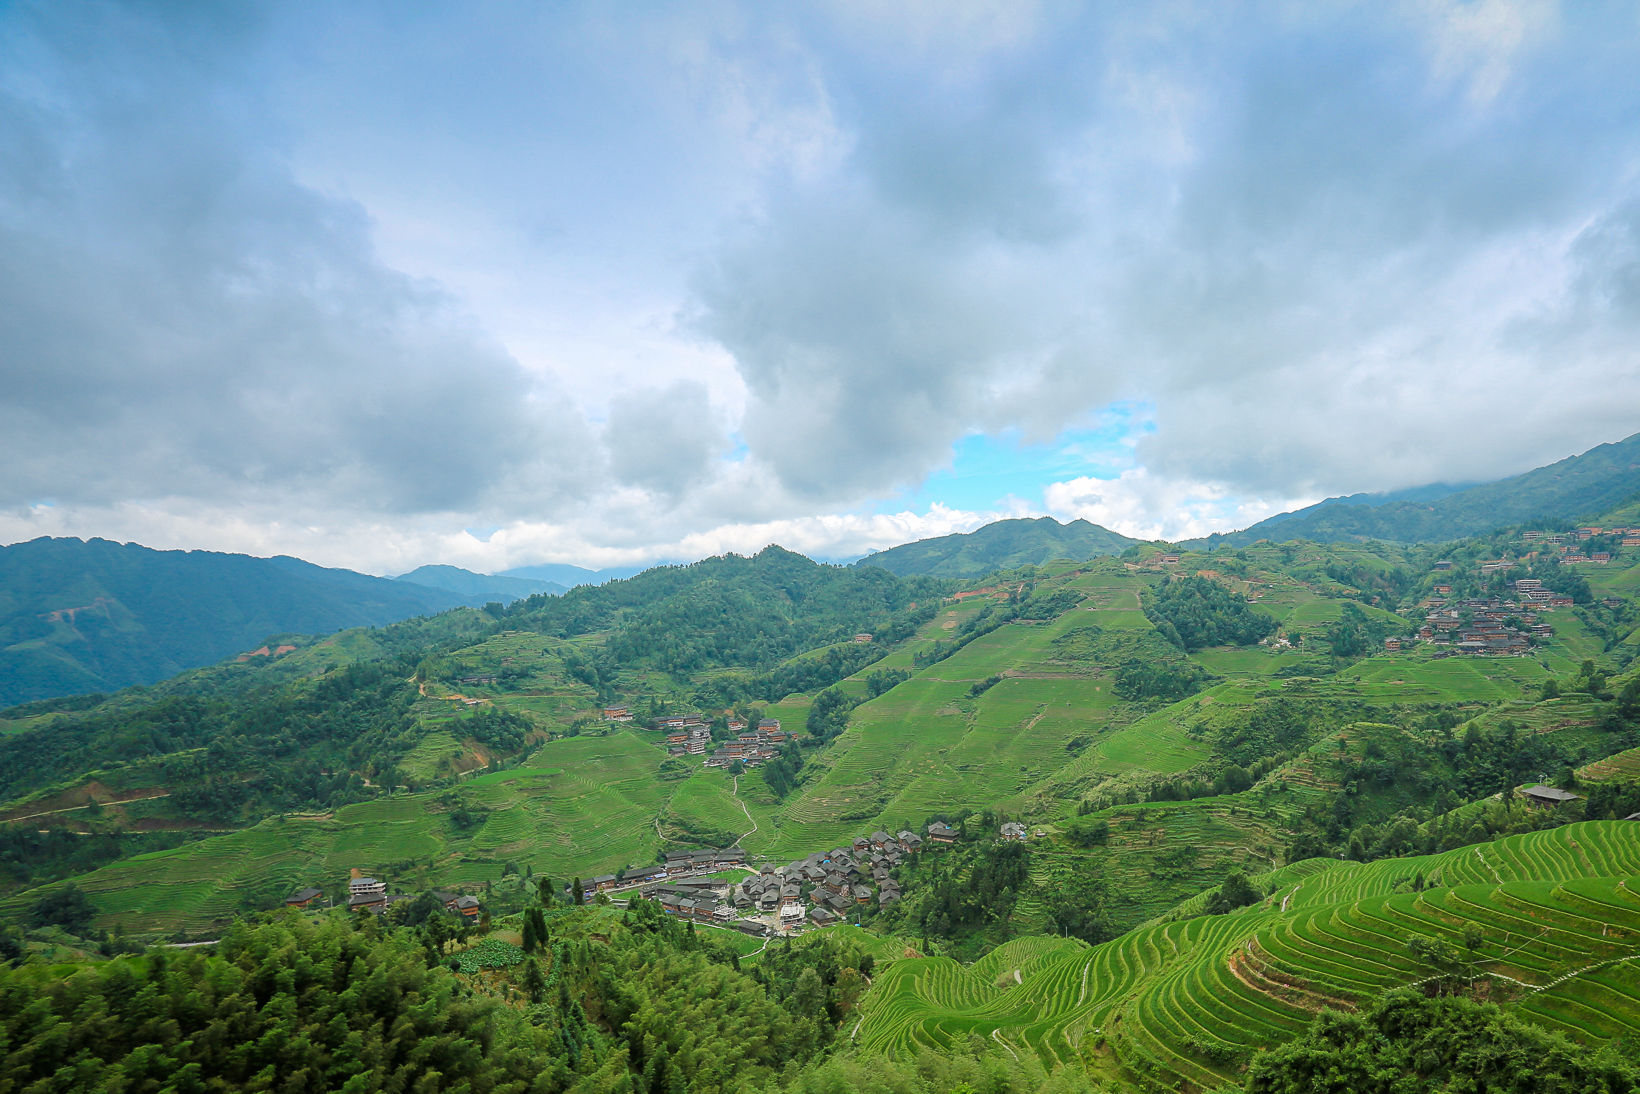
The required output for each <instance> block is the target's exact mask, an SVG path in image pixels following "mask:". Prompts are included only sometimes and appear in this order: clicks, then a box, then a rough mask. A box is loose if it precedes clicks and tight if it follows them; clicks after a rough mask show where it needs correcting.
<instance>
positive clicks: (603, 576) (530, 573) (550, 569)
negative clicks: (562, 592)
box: [496, 562, 667, 589]
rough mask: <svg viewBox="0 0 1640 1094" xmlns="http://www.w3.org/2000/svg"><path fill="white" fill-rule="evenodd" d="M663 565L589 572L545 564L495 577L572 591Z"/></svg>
mask: <svg viewBox="0 0 1640 1094" xmlns="http://www.w3.org/2000/svg"><path fill="white" fill-rule="evenodd" d="M664 565H667V563H664V562H651V563H649V564H648V565H645V566H612V567H610V568H609V569H607V570H589V569H587V568H586V567H584V566H571V565H568V564H567V563H563V562H545V563H542V564H541V565H539V566H518V567H515V568H514V569H511V570H502V571H501V572H500V573H499V574H497V575H496V576H497V577H523V578H529V579H530V580H532V581H547V582H551V583H552V584H555V585H561V586H563V587H565V588H569V589H573V588H574V587H575V586H577V585H602V584H603V583H604V582H606V581H620V580H622V579H624V578H628V577H635V576H636V575H638V574H641V573H643V572H644V571H645V570H648V569H652V568H654V567H656V566H664Z"/></svg>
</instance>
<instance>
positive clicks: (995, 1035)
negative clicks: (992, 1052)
mask: <svg viewBox="0 0 1640 1094" xmlns="http://www.w3.org/2000/svg"><path fill="white" fill-rule="evenodd" d="M991 1040H993V1041H995V1042H996V1043H997V1044H999V1045H1001V1046H1002V1047H1003V1048H1005V1049H1007V1050H1008V1055H1010V1056H1012V1057H1013V1058H1014V1062H1015V1063H1018V1062H1019V1053H1017V1052H1015V1051H1014V1046H1013V1045H1010V1044H1009V1043H1008V1042H1007V1041H1004V1040H1003V1039H1002V1031H1001V1030H1000V1029H993V1030H992V1031H991Z"/></svg>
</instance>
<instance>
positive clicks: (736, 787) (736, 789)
mask: <svg viewBox="0 0 1640 1094" xmlns="http://www.w3.org/2000/svg"><path fill="white" fill-rule="evenodd" d="M729 796H730V797H731V798H733V799H735V804H736V805H738V806H740V811H741V812H742V813H744V814H746V819H747V820H749V821H751V822H752V830H751V832H742V833H741V834H740V835H738V836H736V837H735V844H734V845H735V846H737V847H738V846H739V845H740V841H741V840H743V839H745V838H746V837H747V836H749V835H751V834H752V833H753V832H756V831H757V818H756V817H754V816H752V811H751V810H750V809H747V808H746V803H745V802H743V801H741V800H740V776H739V775H736V776H735V778H734V784H733V785H732V786H731V787H730V790H729ZM657 823H658V822H657Z"/></svg>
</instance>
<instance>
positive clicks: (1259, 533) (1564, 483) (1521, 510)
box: [1190, 433, 1640, 548]
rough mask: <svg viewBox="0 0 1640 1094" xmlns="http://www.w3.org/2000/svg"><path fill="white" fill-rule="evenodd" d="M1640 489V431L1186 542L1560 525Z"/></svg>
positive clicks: (1440, 536) (1332, 501)
mask: <svg viewBox="0 0 1640 1094" xmlns="http://www.w3.org/2000/svg"><path fill="white" fill-rule="evenodd" d="M1637 493H1640V433H1637V434H1635V435H1634V436H1632V437H1629V438H1628V439H1626V440H1622V441H1617V442H1615V443H1612V444H1603V445H1599V446H1597V447H1595V448H1591V449H1590V450H1589V451H1587V452H1585V453H1583V454H1582V455H1580V456H1570V457H1568V458H1566V459H1564V460H1561V461H1560V462H1558V463H1553V464H1550V465H1549V466H1547V467H1539V468H1537V469H1536V470H1533V471H1528V472H1526V473H1525V474H1522V475H1515V476H1512V477H1510V478H1507V479H1501V480H1499V481H1497V482H1491V483H1486V484H1484V485H1482V486H1470V487H1464V488H1453V487H1446V486H1439V487H1424V488H1421V489H1419V490H1413V491H1400V492H1397V493H1394V494H1387V495H1380V496H1376V497H1374V496H1372V495H1360V494H1357V495H1353V496H1351V497H1348V498H1329V499H1327V500H1326V501H1323V502H1320V503H1318V504H1316V505H1312V506H1310V507H1308V508H1306V509H1299V510H1296V511H1295V512H1291V513H1280V514H1278V515H1276V516H1273V517H1270V518H1268V519H1266V520H1262V521H1260V522H1259V523H1257V524H1255V525H1253V526H1251V527H1249V528H1245V529H1243V530H1241V531H1239V532H1231V533H1229V534H1228V535H1217V534H1215V535H1212V536H1208V537H1207V538H1206V539H1203V540H1194V541H1191V543H1190V545H1191V546H1205V547H1209V548H1213V547H1221V546H1232V547H1235V546H1241V545H1244V544H1248V543H1254V542H1257V541H1258V540H1261V539H1268V540H1272V541H1287V540H1295V539H1308V540H1314V541H1316V542H1320V543H1331V542H1337V541H1340V540H1365V539H1382V540H1390V541H1393V542H1397V543H1438V542H1443V541H1446V540H1453V539H1460V538H1462V537H1465V536H1473V535H1480V534H1482V533H1485V532H1490V531H1492V530H1493V529H1496V528H1503V527H1507V526H1510V525H1515V524H1522V523H1526V522H1529V521H1541V522H1543V523H1545V524H1564V523H1566V522H1571V521H1580V520H1587V519H1589V518H1591V517H1594V516H1596V515H1598V514H1600V513H1604V512H1606V511H1607V510H1610V509H1613V508H1615V507H1617V506H1619V505H1622V504H1623V503H1625V502H1627V501H1630V500H1632V499H1633V498H1634V497H1635V495H1636V494H1637ZM1431 495H1433V496H1431Z"/></svg>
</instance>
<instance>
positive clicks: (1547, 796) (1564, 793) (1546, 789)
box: [1520, 785, 1583, 808]
mask: <svg viewBox="0 0 1640 1094" xmlns="http://www.w3.org/2000/svg"><path fill="white" fill-rule="evenodd" d="M1520 796H1521V797H1523V798H1525V799H1526V800H1527V801H1528V802H1530V803H1531V804H1532V805H1542V806H1548V807H1550V808H1553V807H1554V806H1557V805H1564V804H1566V803H1567V802H1572V801H1581V800H1582V797H1583V796H1582V795H1581V794H1573V793H1572V792H1571V791H1569V790H1557V789H1555V788H1554V787H1552V786H1541V785H1540V786H1528V787H1527V788H1526V789H1525V790H1522V791H1521V792H1520Z"/></svg>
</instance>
